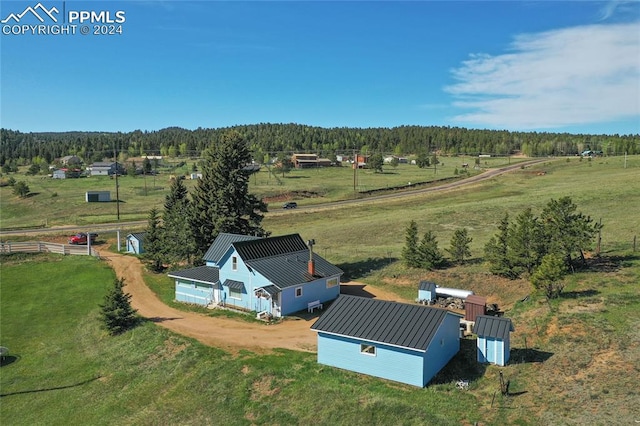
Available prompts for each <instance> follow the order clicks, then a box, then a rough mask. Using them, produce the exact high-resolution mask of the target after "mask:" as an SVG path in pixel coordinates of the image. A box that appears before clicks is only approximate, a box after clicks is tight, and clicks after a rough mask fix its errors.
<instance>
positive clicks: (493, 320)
mask: <svg viewBox="0 0 640 426" xmlns="http://www.w3.org/2000/svg"><path fill="white" fill-rule="evenodd" d="M475 321H476V323H475V325H474V326H473V332H474V333H475V334H477V335H478V340H477V347H478V351H477V352H478V362H482V363H486V362H489V363H493V364H496V365H506V364H507V362H508V361H509V354H510V352H511V348H510V338H509V337H510V332H512V331H515V328H514V327H513V323H512V322H511V320H510V319H509V318H504V317H492V316H488V315H479V316H477V317H476V320H475Z"/></svg>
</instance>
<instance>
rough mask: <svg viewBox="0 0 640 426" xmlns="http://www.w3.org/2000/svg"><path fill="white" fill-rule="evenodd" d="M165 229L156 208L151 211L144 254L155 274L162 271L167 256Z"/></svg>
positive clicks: (145, 237)
mask: <svg viewBox="0 0 640 426" xmlns="http://www.w3.org/2000/svg"><path fill="white" fill-rule="evenodd" d="M162 233H163V229H162V227H161V226H160V215H159V214H158V209H156V208H155V207H154V208H152V209H151V211H149V218H148V223H147V229H146V234H145V236H144V254H143V256H142V257H143V259H145V260H146V261H147V263H148V265H149V267H150V268H151V270H153V271H155V272H160V271H162V269H163V267H164V261H165V255H164V249H163V245H162V244H163V238H162Z"/></svg>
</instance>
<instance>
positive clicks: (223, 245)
mask: <svg viewBox="0 0 640 426" xmlns="http://www.w3.org/2000/svg"><path fill="white" fill-rule="evenodd" d="M258 239H260V237H254V236H251V235H239V234H229V233H226V232H222V233H220V234H218V236H217V237H216V239H215V240H213V243H212V244H211V245H210V246H209V249H208V250H207V252H206V253H205V255H204V257H203V259H204V260H205V261H206V262H214V263H218V262H220V259H222V256H224V254H225V253H226V252H227V250H229V247H231V245H232V244H233V243H237V242H239V241H251V240H258Z"/></svg>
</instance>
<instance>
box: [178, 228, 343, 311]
mask: <svg viewBox="0 0 640 426" xmlns="http://www.w3.org/2000/svg"><path fill="white" fill-rule="evenodd" d="M204 261H205V262H206V266H204V267H200V268H210V269H215V271H217V272H214V271H212V270H210V269H194V268H192V269H188V270H184V271H179V272H177V273H171V274H169V276H170V277H172V278H175V283H176V300H178V301H182V302H188V303H199V304H221V305H224V306H227V307H235V308H239V309H242V310H246V311H256V312H258V313H266V314H268V315H271V316H273V317H281V316H285V315H289V314H292V313H294V312H297V311H301V310H307V309H308V308H310V307H312V306H313V307H315V306H318V307H319V305H320V304H322V303H324V302H327V301H330V300H333V299H335V298H336V297H338V295H339V294H340V276H341V275H342V273H343V272H342V270H340V269H339V268H338V267H336V266H334V265H332V264H331V263H329V262H327V261H326V260H325V259H323V258H322V257H320V256H319V255H318V254H316V253H314V252H313V250H312V244H310V245H309V246H307V244H305V242H304V241H303V240H302V238H301V237H300V235H298V234H291V235H284V236H278V237H269V238H258V237H253V236H247V235H237V234H227V233H222V234H220V235H218V237H216V239H215V240H214V241H213V243H212V244H211V246H210V247H209V249H208V250H207V253H206V254H205V255H204ZM216 274H217V275H216ZM194 275H195V276H196V277H199V278H202V277H203V276H206V277H208V278H209V279H210V280H209V281H206V280H202V279H201V280H200V281H197V282H196V281H194V278H193V276H194ZM214 276H215V277H217V278H216V280H213V279H212V278H211V277H214ZM194 283H196V284H194ZM186 288H189V291H186V290H185V289H186ZM194 300H199V301H200V302H194ZM205 302H206V303H205Z"/></svg>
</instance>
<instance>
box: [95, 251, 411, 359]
mask: <svg viewBox="0 0 640 426" xmlns="http://www.w3.org/2000/svg"><path fill="white" fill-rule="evenodd" d="M101 257H102V258H103V259H105V260H107V261H108V262H109V264H111V266H112V268H113V269H114V271H115V273H116V276H117V277H118V278H124V279H125V288H124V291H125V292H126V293H129V294H131V296H132V298H131V304H132V306H133V307H134V308H135V309H137V310H138V313H139V314H140V315H142V316H143V317H145V318H149V319H151V320H152V321H155V322H156V323H157V324H158V325H160V326H162V327H165V328H168V329H169V330H171V331H174V332H176V333H179V334H182V335H185V336H189V337H192V338H194V339H196V340H198V341H200V342H202V343H203V344H205V345H208V346H214V347H217V348H221V349H225V350H228V351H230V352H236V351H237V350H238V349H249V350H252V351H254V352H264V351H269V350H271V349H273V348H286V349H294V350H299V351H307V352H315V351H316V333H315V332H313V331H311V330H310V327H311V325H312V324H313V323H314V322H315V320H316V318H317V316H313V317H310V318H297V317H295V318H292V319H289V318H287V319H286V320H285V321H283V322H281V323H279V324H275V325H267V324H259V323H249V322H243V321H236V320H232V319H228V318H214V317H208V316H205V315H202V314H198V313H194V312H184V311H179V310H177V309H174V308H171V307H169V306H167V305H165V304H164V303H162V302H161V301H160V299H158V298H157V297H156V295H155V294H154V293H153V292H152V291H151V290H150V289H149V288H148V287H147V286H146V284H145V283H144V280H143V278H142V268H143V266H142V264H141V263H140V260H139V259H137V258H135V257H133V256H125V255H122V254H116V253H108V252H105V253H103V254H101ZM341 292H342V293H345V294H355V295H360V296H367V297H376V298H380V299H385V300H398V301H400V300H399V298H398V297H397V296H396V295H394V294H392V293H388V292H383V291H380V290H377V289H374V288H372V287H370V286H366V285H364V284H360V283H348V284H344V285H343V286H342V288H341Z"/></svg>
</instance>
